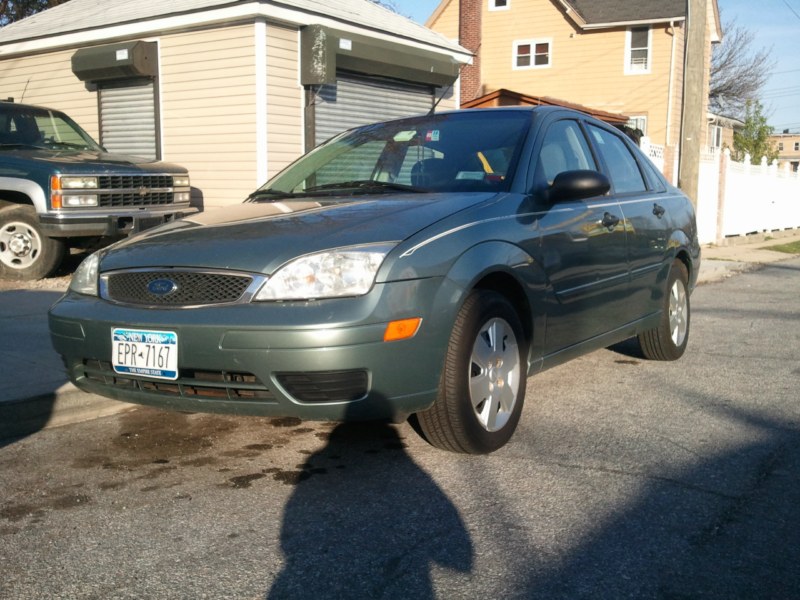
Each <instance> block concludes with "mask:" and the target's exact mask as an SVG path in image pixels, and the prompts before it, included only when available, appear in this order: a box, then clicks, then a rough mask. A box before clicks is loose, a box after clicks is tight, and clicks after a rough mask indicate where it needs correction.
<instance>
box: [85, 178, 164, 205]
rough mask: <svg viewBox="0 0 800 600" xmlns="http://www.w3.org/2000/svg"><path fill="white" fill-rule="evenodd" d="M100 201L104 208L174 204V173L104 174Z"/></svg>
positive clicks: (99, 195)
mask: <svg viewBox="0 0 800 600" xmlns="http://www.w3.org/2000/svg"><path fill="white" fill-rule="evenodd" d="M97 183H98V186H99V188H98V190H97V195H98V203H99V205H100V206H102V207H104V208H125V207H129V206H161V205H169V204H172V202H173V198H174V193H173V185H172V175H102V176H100V177H98V181H97Z"/></svg>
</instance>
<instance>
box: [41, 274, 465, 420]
mask: <svg viewBox="0 0 800 600" xmlns="http://www.w3.org/2000/svg"><path fill="white" fill-rule="evenodd" d="M441 283H442V282H441V280H437V279H422V280H415V281H401V282H394V283H388V284H381V285H376V286H375V287H374V289H373V290H372V291H371V292H370V293H369V294H367V295H366V296H363V297H360V298H343V299H332V300H322V301H313V302H284V303H274V302H269V303H249V304H241V305H228V306H214V307H202V308H191V309H164V308H142V307H132V306H123V305H119V304H113V303H110V302H107V301H104V300H101V299H98V298H94V297H89V296H83V295H80V294H75V293H72V292H69V293H68V294H67V295H65V296H64V297H63V298H62V299H61V300H60V301H59V302H58V303H57V304H56V305H54V306H53V308H52V309H51V311H50V316H49V318H50V332H51V338H52V341H53V345H54V347H55V349H56V351H57V352H58V353H59V354H61V355H62V357H63V358H64V362H65V365H66V367H67V372H68V375H69V377H70V379H71V381H72V382H73V383H74V384H75V385H76V386H77V387H79V388H81V389H83V390H85V391H87V392H91V393H96V394H100V395H103V396H108V397H111V398H115V399H118V400H122V401H126V402H133V403H139V404H148V405H153V406H160V407H164V408H171V409H176V410H189V411H198V412H221V413H232V414H249V415H262V416H282V417H285V416H290V417H298V418H301V419H308V420H363V419H372V418H376V419H377V418H391V419H395V420H401V419H404V418H405V417H406V416H407V415H408V414H410V413H413V412H417V411H419V410H423V409H425V408H427V407H429V406H430V405H431V404H432V403H433V401H434V400H435V398H436V393H437V388H438V382H439V377H440V373H441V368H442V361H443V357H444V353H445V349H446V346H447V342H448V339H449V332H450V329H451V326H452V317H451V316H449V315H448V314H447V313H443V312H442V311H441V310H438V311H437V309H436V298H437V297H441V295H440V294H439V293H438V292H440V291H441V290H440V288H441ZM437 312H438V314H437ZM411 317H421V318H422V324H421V326H420V328H419V330H418V331H417V334H416V335H415V336H414V337H412V338H410V339H405V340H401V341H392V342H385V341H384V340H383V335H384V332H385V330H386V325H387V323H388V322H390V321H392V320H396V319H405V318H411ZM117 327H126V328H135V329H140V330H159V331H171V332H174V333H175V334H177V338H178V356H179V358H178V369H179V376H178V379H177V380H175V381H172V380H164V379H154V378H150V377H142V376H131V375H128V374H118V373H116V372H115V371H114V370H113V368H112V366H111V352H112V335H111V331H112V329H114V328H117Z"/></svg>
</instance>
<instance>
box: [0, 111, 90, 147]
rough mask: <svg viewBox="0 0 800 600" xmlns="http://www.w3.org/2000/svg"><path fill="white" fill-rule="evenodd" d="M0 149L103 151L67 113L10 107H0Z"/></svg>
mask: <svg viewBox="0 0 800 600" xmlns="http://www.w3.org/2000/svg"><path fill="white" fill-rule="evenodd" d="M0 146H23V147H24V146H29V147H34V148H49V149H79V150H93V151H96V152H99V151H101V150H102V149H101V148H100V146H98V145H97V144H96V143H95V141H94V140H93V139H92V138H91V137H90V136H89V134H88V133H86V132H85V131H84V130H83V129H81V128H80V127H79V126H78V124H77V123H75V122H74V121H73V120H72V119H70V118H69V117H68V116H66V115H65V114H63V113H58V112H54V111H51V110H47V109H39V108H33V107H22V106H14V105H10V104H0Z"/></svg>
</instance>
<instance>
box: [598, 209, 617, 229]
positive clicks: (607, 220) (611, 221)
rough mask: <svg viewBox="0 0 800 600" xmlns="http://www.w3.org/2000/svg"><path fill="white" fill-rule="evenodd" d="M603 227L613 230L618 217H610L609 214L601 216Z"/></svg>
mask: <svg viewBox="0 0 800 600" xmlns="http://www.w3.org/2000/svg"><path fill="white" fill-rule="evenodd" d="M601 222H602V223H603V227H608V228H609V229H614V227H616V226H617V223H619V217H618V216H616V215H612V214H611V213H606V214H604V215H603V220H602V221H601Z"/></svg>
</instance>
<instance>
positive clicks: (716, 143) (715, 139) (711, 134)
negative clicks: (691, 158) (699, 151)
mask: <svg viewBox="0 0 800 600" xmlns="http://www.w3.org/2000/svg"><path fill="white" fill-rule="evenodd" d="M708 145H709V147H710V148H711V149H712V150H715V149H718V148H722V127H720V126H719V125H710V126H709V127H708Z"/></svg>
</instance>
